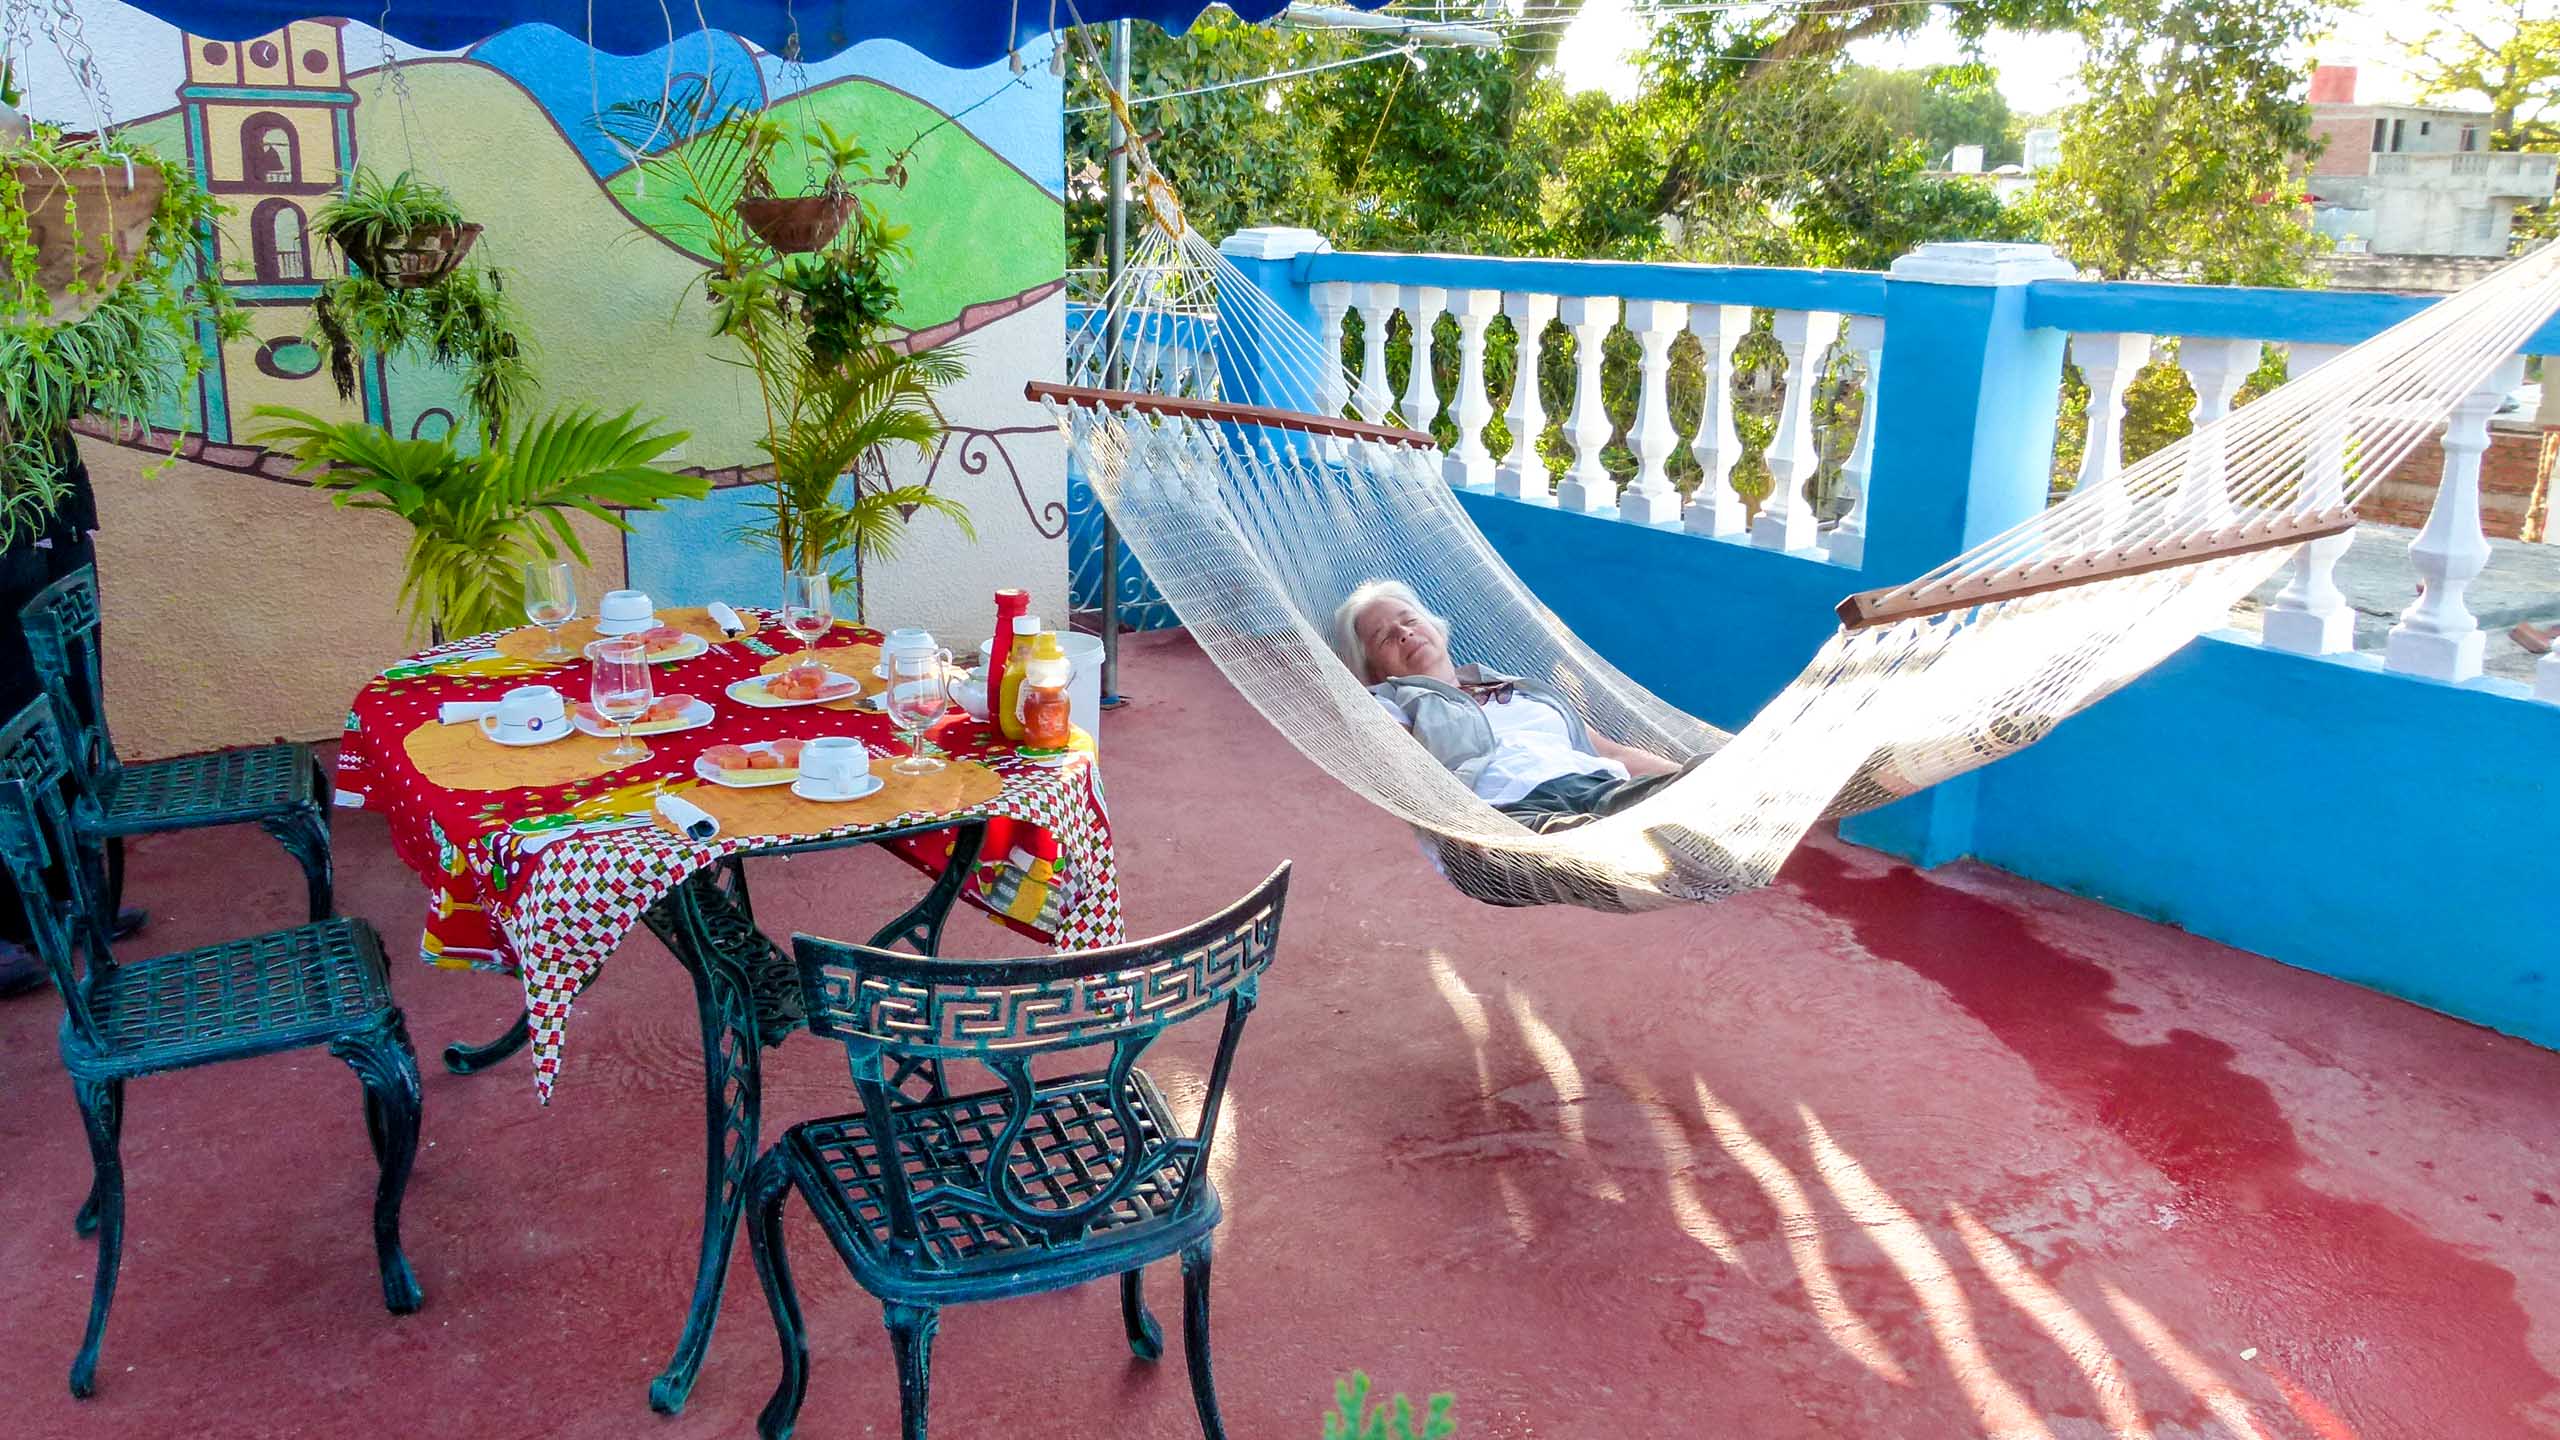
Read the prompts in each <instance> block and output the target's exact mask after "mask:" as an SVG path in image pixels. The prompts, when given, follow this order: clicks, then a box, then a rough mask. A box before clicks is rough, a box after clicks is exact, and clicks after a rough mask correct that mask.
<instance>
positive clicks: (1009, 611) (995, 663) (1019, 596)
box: [987, 590, 1031, 696]
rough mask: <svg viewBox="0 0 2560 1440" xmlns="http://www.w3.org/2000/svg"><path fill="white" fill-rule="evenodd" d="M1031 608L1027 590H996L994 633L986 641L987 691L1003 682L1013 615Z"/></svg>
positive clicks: (1010, 644) (1010, 642)
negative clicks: (992, 636)
mask: <svg viewBox="0 0 2560 1440" xmlns="http://www.w3.org/2000/svg"><path fill="white" fill-rule="evenodd" d="M1030 609H1031V592H1030V591H1028V590H999V591H997V592H996V633H995V636H994V638H992V639H991V640H989V641H988V642H987V693H988V694H989V695H991V696H992V695H993V694H994V693H995V688H996V687H997V686H999V685H1001V684H1003V683H1004V662H1005V660H1006V659H1007V657H1009V656H1010V655H1011V654H1012V653H1013V617H1015V616H1016V615H1021V614H1024V613H1026V612H1028V611H1029V610H1030Z"/></svg>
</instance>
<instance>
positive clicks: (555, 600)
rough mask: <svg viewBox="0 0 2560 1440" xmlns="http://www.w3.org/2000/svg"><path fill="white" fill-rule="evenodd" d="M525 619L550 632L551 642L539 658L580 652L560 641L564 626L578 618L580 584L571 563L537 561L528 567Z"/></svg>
mask: <svg viewBox="0 0 2560 1440" xmlns="http://www.w3.org/2000/svg"><path fill="white" fill-rule="evenodd" d="M524 618H526V619H527V620H530V621H532V622H533V623H534V624H536V625H539V626H541V627H542V628H543V629H544V630H546V631H548V632H550V635H551V644H550V646H549V647H548V648H546V649H545V650H544V651H543V652H542V653H541V655H540V656H538V657H537V658H539V659H543V660H570V659H574V658H576V652H575V651H573V650H571V649H570V648H569V647H568V646H566V645H563V644H561V643H560V627H561V626H563V625H566V624H568V623H569V622H570V621H572V620H575V619H577V618H578V587H577V586H576V585H574V584H572V583H571V582H570V580H569V566H568V564H567V562H565V561H563V562H561V563H559V564H553V563H550V562H548V561H543V560H535V561H531V562H528V563H527V564H526V565H525V567H524Z"/></svg>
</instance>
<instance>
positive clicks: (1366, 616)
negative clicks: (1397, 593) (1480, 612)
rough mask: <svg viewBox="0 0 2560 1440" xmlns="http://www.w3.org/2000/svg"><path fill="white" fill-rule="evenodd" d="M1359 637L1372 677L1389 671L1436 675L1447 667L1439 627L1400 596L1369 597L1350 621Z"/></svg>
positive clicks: (1374, 679)
mask: <svg viewBox="0 0 2560 1440" xmlns="http://www.w3.org/2000/svg"><path fill="white" fill-rule="evenodd" d="M1351 631H1352V633H1353V634H1354V635H1357V636H1359V637H1360V653H1361V654H1362V655H1364V656H1367V657H1368V661H1369V674H1368V677H1367V678H1368V679H1369V680H1371V681H1373V682H1374V681H1377V680H1382V679H1384V678H1386V677H1387V676H1390V675H1431V676H1439V675H1441V674H1443V672H1445V671H1447V670H1448V668H1449V647H1448V646H1447V645H1446V644H1445V643H1443V642H1442V640H1441V639H1440V629H1439V627H1438V626H1436V625H1433V624H1432V623H1431V621H1430V620H1429V619H1427V618H1426V617H1425V616H1424V615H1423V613H1422V612H1421V611H1419V610H1416V609H1415V608H1413V607H1412V606H1411V605H1408V604H1406V603H1405V602H1404V601H1402V600H1397V599H1393V598H1389V599H1385V600H1375V601H1371V602H1370V604H1369V606H1368V608H1366V609H1364V610H1362V611H1361V612H1360V614H1359V617H1358V618H1357V619H1355V620H1353V621H1352V622H1351Z"/></svg>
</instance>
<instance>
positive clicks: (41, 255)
mask: <svg viewBox="0 0 2560 1440" xmlns="http://www.w3.org/2000/svg"><path fill="white" fill-rule="evenodd" d="M11 168H12V170H13V171H14V173H15V175H16V177H17V184H18V192H19V195H20V197H21V203H22V204H23V206H24V207H25V210H26V216H27V234H28V238H29V239H30V240H31V241H32V242H33V243H34V245H35V252H36V262H35V283H36V285H37V287H38V288H39V289H41V290H42V291H43V292H44V296H45V299H46V301H47V302H48V303H49V305H50V312H49V314H48V315H47V317H46V318H47V320H48V321H49V322H50V323H52V324H55V325H62V324H67V323H69V322H71V321H74V320H79V319H82V318H84V317H86V316H87V315H88V314H89V313H90V312H91V311H94V310H96V309H97V308H98V307H99V306H100V305H103V304H105V303H106V299H107V297H108V296H109V295H112V294H114V293H115V291H116V288H117V287H118V286H120V285H122V284H123V283H124V280H125V277H126V276H127V275H129V274H131V273H133V270H134V268H135V266H136V264H137V263H138V262H139V260H140V258H141V256H142V254H143V252H144V250H146V249H147V248H149V246H150V243H151V220H152V217H153V215H155V214H156V213H158V211H159V208H160V197H161V195H162V193H163V192H164V191H165V190H166V189H167V187H168V179H167V177H165V176H163V175H162V174H161V173H160V172H159V171H158V170H156V169H153V168H151V167H149V166H145V165H137V166H134V167H132V168H131V170H130V171H128V170H127V168H126V167H125V166H124V165H122V164H109V165H75V166H72V167H70V168H68V169H61V170H57V169H55V168H54V167H52V166H50V165H45V164H41V163H37V162H34V161H21V162H19V163H18V164H16V165H14V166H12V167H11Z"/></svg>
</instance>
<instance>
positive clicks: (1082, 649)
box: [978, 630, 1102, 745]
mask: <svg viewBox="0 0 2560 1440" xmlns="http://www.w3.org/2000/svg"><path fill="white" fill-rule="evenodd" d="M994 644H995V642H994V641H991V640H981V641H979V642H978V668H979V669H981V670H984V669H986V668H987V656H988V655H989V653H990V652H991V651H992V650H993V648H994ZM1058 651H1059V653H1060V654H1063V655H1065V656H1066V657H1067V659H1068V660H1069V661H1070V662H1071V663H1073V664H1074V666H1075V667H1076V673H1075V678H1074V679H1072V680H1070V681H1068V682H1067V718H1068V719H1069V720H1070V721H1072V722H1074V724H1075V727H1076V728H1077V729H1079V730H1082V731H1083V732H1084V733H1086V734H1087V735H1090V736H1092V737H1093V739H1094V743H1095V744H1097V745H1098V744H1100V743H1102V637H1101V636H1099V635H1087V634H1084V633H1082V632H1080V631H1075V630H1063V631H1060V632H1058ZM992 681H993V677H990V684H991V685H992Z"/></svg>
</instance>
